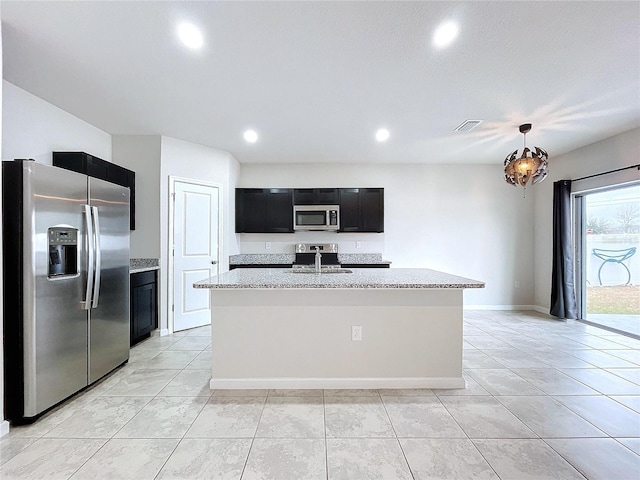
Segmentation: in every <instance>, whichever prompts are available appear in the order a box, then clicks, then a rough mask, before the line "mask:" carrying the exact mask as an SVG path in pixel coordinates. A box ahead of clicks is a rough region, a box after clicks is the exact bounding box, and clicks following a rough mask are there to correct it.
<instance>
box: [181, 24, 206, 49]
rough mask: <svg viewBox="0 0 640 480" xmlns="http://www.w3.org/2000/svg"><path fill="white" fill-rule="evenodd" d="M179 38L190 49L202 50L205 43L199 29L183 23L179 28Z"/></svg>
mask: <svg viewBox="0 0 640 480" xmlns="http://www.w3.org/2000/svg"><path fill="white" fill-rule="evenodd" d="M178 37H179V38H180V40H182V43H184V44H185V45H186V46H187V47H189V48H193V49H195V48H200V47H202V44H203V43H204V41H203V39H202V33H200V30H198V27H196V26H195V25H192V24H190V23H182V24H180V26H178Z"/></svg>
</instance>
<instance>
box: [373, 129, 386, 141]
mask: <svg viewBox="0 0 640 480" xmlns="http://www.w3.org/2000/svg"><path fill="white" fill-rule="evenodd" d="M376 140H378V141H379V142H386V141H387V140H389V130H387V129H386V128H381V129H380V130H378V131H377V132H376Z"/></svg>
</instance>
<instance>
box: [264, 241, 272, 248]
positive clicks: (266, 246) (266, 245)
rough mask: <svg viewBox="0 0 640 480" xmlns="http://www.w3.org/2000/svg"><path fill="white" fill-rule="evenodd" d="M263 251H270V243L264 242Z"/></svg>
mask: <svg viewBox="0 0 640 480" xmlns="http://www.w3.org/2000/svg"><path fill="white" fill-rule="evenodd" d="M264 249H265V250H271V242H264Z"/></svg>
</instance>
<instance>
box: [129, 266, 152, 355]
mask: <svg viewBox="0 0 640 480" xmlns="http://www.w3.org/2000/svg"><path fill="white" fill-rule="evenodd" d="M130 302H131V311H130V321H131V324H130V326H131V345H135V344H136V343H138V342H140V341H141V340H144V339H145V338H148V337H149V335H150V334H151V331H152V330H154V329H156V328H158V281H157V271H156V270H151V271H148V272H140V273H132V274H131V292H130Z"/></svg>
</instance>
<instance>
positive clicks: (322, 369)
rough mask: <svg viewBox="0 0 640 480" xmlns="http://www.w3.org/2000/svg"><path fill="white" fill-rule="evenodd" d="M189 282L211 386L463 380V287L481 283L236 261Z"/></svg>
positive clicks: (429, 274) (431, 384) (434, 275)
mask: <svg viewBox="0 0 640 480" xmlns="http://www.w3.org/2000/svg"><path fill="white" fill-rule="evenodd" d="M194 287H196V288H208V289H211V290H210V296H211V318H212V321H211V338H212V344H211V350H212V377H211V382H210V386H211V388H214V389H224V388H228V389H245V388H291V389H296V388H318V389H320V388H464V385H465V383H464V379H463V377H462V304H463V295H462V293H463V289H465V288H483V287H484V283H482V282H479V281H477V280H471V279H468V278H463V277H459V276H455V275H450V274H447V273H442V272H437V271H434V270H429V269H353V270H352V271H351V273H296V272H294V271H292V270H291V269H238V270H232V271H230V272H226V273H222V274H220V275H217V276H215V277H211V278H209V279H207V280H204V281H202V282H198V283H196V284H195V285H194ZM358 327H359V328H358Z"/></svg>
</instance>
